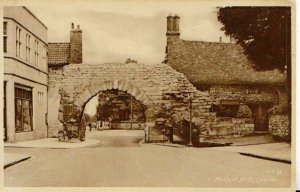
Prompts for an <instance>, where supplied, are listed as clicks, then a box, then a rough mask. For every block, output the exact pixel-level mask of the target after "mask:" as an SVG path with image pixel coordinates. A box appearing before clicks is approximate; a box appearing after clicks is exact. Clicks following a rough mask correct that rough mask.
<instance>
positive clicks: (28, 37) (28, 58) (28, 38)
mask: <svg viewBox="0 0 300 192" xmlns="http://www.w3.org/2000/svg"><path fill="white" fill-rule="evenodd" d="M30 50H31V48H30V35H28V34H27V35H26V61H28V62H30Z"/></svg>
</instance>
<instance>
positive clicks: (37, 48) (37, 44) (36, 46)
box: [34, 40, 39, 66]
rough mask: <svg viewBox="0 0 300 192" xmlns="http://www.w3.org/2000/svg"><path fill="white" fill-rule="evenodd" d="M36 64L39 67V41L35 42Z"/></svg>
mask: <svg viewBox="0 0 300 192" xmlns="http://www.w3.org/2000/svg"><path fill="white" fill-rule="evenodd" d="M34 64H35V66H38V65H39V42H38V41H37V40H35V41H34Z"/></svg>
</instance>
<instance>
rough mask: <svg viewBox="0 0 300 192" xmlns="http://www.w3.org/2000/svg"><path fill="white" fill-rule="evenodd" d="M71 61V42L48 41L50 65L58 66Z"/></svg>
mask: <svg viewBox="0 0 300 192" xmlns="http://www.w3.org/2000/svg"><path fill="white" fill-rule="evenodd" d="M69 63H70V43H48V65H49V67H51V66H58V65H65V64H69Z"/></svg>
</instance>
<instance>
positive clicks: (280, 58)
mask: <svg viewBox="0 0 300 192" xmlns="http://www.w3.org/2000/svg"><path fill="white" fill-rule="evenodd" d="M218 20H219V21H220V22H221V23H222V24H223V27H222V28H221V29H222V30H223V31H225V34H226V35H229V36H231V37H233V38H235V39H236V40H237V43H238V44H240V45H241V46H242V47H243V48H244V49H245V54H246V55H247V56H248V58H249V59H250V60H252V61H253V62H254V64H255V67H256V69H258V70H270V69H276V68H277V69H279V70H281V71H284V70H285V66H287V67H288V69H289V68H290V65H291V58H290V57H291V10H290V7H224V8H219V11H218Z"/></svg>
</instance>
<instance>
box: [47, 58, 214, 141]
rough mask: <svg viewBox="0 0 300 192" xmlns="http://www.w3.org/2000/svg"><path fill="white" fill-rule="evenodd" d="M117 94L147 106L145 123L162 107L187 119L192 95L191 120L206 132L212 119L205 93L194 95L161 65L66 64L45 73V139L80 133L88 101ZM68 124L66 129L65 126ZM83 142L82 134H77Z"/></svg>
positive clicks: (183, 80) (184, 82) (178, 75)
mask: <svg viewBox="0 0 300 192" xmlns="http://www.w3.org/2000/svg"><path fill="white" fill-rule="evenodd" d="M113 89H115V90H120V91H124V92H126V93H128V94H130V95H132V96H133V97H134V98H135V99H136V100H138V101H140V102H141V103H143V104H144V105H145V106H147V110H146V112H145V114H146V119H147V121H150V122H153V121H155V119H156V115H157V114H159V112H160V111H161V110H163V108H164V106H169V107H170V106H173V109H174V111H176V113H179V114H181V113H182V114H183V116H182V117H183V118H187V119H188V118H189V114H188V111H189V105H188V102H187V101H188V100H189V96H190V94H193V99H194V100H195V103H194V104H193V114H194V117H193V119H194V120H195V121H196V122H200V123H201V126H202V127H203V128H208V127H209V126H210V124H211V122H212V118H214V115H213V114H211V113H209V108H210V105H211V102H212V100H211V97H210V95H209V93H206V92H201V91H198V90H197V89H196V88H195V87H194V86H193V85H192V84H191V83H190V82H189V80H188V79H187V78H186V77H185V75H184V74H182V73H179V72H177V71H176V70H174V69H173V68H172V67H170V66H168V65H165V64H156V65H144V64H138V63H136V64H135V63H130V64H121V63H108V64H80V65H78V64H69V65H66V66H64V67H62V68H59V69H56V71H54V72H51V71H50V72H49V95H51V97H49V100H48V102H49V106H50V108H49V136H50V137H51V136H56V135H57V132H58V131H59V130H62V129H65V128H66V127H71V129H72V130H75V131H76V130H80V131H82V130H83V129H81V126H82V122H81V115H82V113H83V109H84V106H85V105H86V103H87V102H88V101H89V99H90V98H92V97H93V96H95V95H96V94H97V93H99V92H100V91H105V90H113ZM66 124H67V126H66ZM68 124H70V125H68ZM79 135H80V136H81V139H84V133H80V134H79Z"/></svg>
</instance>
